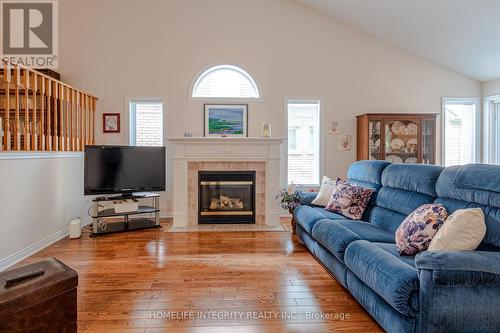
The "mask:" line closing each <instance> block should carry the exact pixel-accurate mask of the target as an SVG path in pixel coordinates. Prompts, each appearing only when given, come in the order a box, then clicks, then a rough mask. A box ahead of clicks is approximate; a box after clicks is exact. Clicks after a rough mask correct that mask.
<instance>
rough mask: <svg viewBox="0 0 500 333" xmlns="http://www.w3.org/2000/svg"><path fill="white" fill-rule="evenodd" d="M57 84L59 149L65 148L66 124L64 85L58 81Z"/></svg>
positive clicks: (63, 149)
mask: <svg viewBox="0 0 500 333" xmlns="http://www.w3.org/2000/svg"><path fill="white" fill-rule="evenodd" d="M58 86H59V147H60V148H59V150H61V151H65V150H67V149H66V126H65V123H64V122H65V121H66V119H65V115H66V114H65V110H64V98H65V96H64V86H63V85H62V84H60V83H58Z"/></svg>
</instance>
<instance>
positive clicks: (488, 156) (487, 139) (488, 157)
mask: <svg viewBox="0 0 500 333" xmlns="http://www.w3.org/2000/svg"><path fill="white" fill-rule="evenodd" d="M495 101H500V95H499V94H496V95H491V96H486V97H485V98H484V121H483V123H484V138H483V141H484V144H483V157H484V158H483V160H484V162H485V163H496V162H499V161H497V158H498V159H500V156H496V153H495V151H493V149H491V147H492V144H491V143H492V142H493V141H494V140H495V139H496V140H498V138H494V137H493V135H494V134H495V133H493V131H492V126H493V122H494V119H493V112H492V111H493V110H490V104H491V103H492V102H495ZM499 131H500V129H499ZM496 134H497V135H498V134H500V133H496ZM497 149H498V148H497Z"/></svg>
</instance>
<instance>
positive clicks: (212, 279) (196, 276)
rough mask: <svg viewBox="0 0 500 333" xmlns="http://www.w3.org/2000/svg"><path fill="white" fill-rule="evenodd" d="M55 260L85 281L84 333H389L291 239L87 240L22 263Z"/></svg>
mask: <svg viewBox="0 0 500 333" xmlns="http://www.w3.org/2000/svg"><path fill="white" fill-rule="evenodd" d="M50 256H53V257H56V258H58V259H59V260H61V261H63V262H64V263H66V264H67V265H69V266H71V267H72V268H73V269H75V270H76V271H77V272H78V274H79V287H78V328H79V332H86V333H94V332H99V333H118V332H119V333H136V332H137V333H139V332H140V333H156V332H173V333H178V332H208V333H223V332H236V333H243V332H245V333H246V332H252V333H257V332H259V333H260V332H273V333H274V332H334V331H352V332H380V331H381V329H380V327H379V326H378V325H377V324H376V322H375V321H374V320H373V319H372V318H371V317H370V316H369V315H368V314H367V313H366V312H365V311H364V310H363V308H362V307H361V306H360V305H359V304H358V303H357V302H356V301H355V300H354V299H353V297H352V296H351V295H350V294H349V293H348V292H347V291H346V290H344V289H343V288H342V287H341V285H340V284H339V283H338V282H336V281H335V280H334V279H333V278H332V277H331V276H330V275H329V274H328V272H327V271H326V270H325V269H324V268H323V267H322V266H321V265H320V264H319V263H318V262H317V261H316V260H315V259H314V258H313V257H312V256H311V254H310V253H309V252H308V251H307V249H306V248H305V247H304V246H303V245H301V244H300V242H299V241H298V240H297V239H296V237H295V236H293V237H292V235H291V234H290V233H289V232H200V233H194V232H192V233H167V232H164V231H163V230H145V231H137V232H133V233H127V234H115V235H107V236H104V237H97V238H89V236H88V234H84V235H83V236H82V238H81V239H79V240H69V239H68V238H66V239H63V240H61V241H59V242H57V243H55V244H53V245H51V246H49V247H48V248H46V249H44V250H43V251H41V252H39V253H37V254H36V255H34V256H32V257H30V258H28V259H26V260H24V261H23V262H22V263H21V264H24V263H28V262H33V261H37V260H40V259H43V258H46V257H50ZM322 314H323V315H325V316H331V318H324V317H323V318H321V315H322ZM221 317H225V318H221Z"/></svg>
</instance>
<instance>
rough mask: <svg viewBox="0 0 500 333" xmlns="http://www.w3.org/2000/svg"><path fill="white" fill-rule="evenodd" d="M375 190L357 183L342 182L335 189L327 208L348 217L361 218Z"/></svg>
mask: <svg viewBox="0 0 500 333" xmlns="http://www.w3.org/2000/svg"><path fill="white" fill-rule="evenodd" d="M374 191H375V190H374V189H371V188H364V187H361V186H358V185H355V184H349V183H343V184H340V185H338V186H337V188H336V189H335V190H334V191H333V193H332V196H331V198H330V201H328V204H327V205H326V207H325V208H326V210H328V211H331V212H334V213H338V214H342V215H344V216H346V217H348V218H351V219H354V220H361V218H362V217H363V213H364V212H365V209H366V206H367V205H368V201H370V198H371V196H372V194H373V192H374Z"/></svg>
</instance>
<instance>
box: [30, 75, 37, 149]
mask: <svg viewBox="0 0 500 333" xmlns="http://www.w3.org/2000/svg"><path fill="white" fill-rule="evenodd" d="M31 78H32V80H31V82H32V84H31V86H32V94H31V95H32V97H31V100H32V103H31V105H32V107H33V117H32V119H33V124H32V126H31V131H32V134H31V135H32V139H31V150H33V151H36V150H38V133H37V130H38V123H37V114H36V113H37V103H36V97H37V89H38V85H37V81H38V75H37V74H36V72H33V75H31Z"/></svg>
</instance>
